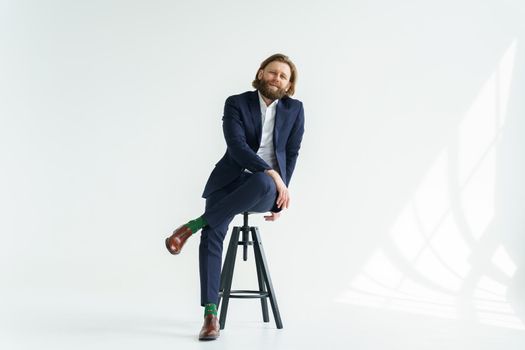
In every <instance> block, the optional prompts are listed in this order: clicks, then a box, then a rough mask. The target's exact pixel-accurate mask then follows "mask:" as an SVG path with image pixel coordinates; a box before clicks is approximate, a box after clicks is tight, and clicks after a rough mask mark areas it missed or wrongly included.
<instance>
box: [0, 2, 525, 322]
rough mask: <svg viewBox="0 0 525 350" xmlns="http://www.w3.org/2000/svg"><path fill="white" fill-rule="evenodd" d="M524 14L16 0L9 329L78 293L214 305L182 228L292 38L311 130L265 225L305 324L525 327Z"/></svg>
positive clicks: (4, 130)
mask: <svg viewBox="0 0 525 350" xmlns="http://www.w3.org/2000/svg"><path fill="white" fill-rule="evenodd" d="M523 18H525V5H524V3H523V2H522V1H519V0H514V1H512V0H508V1H500V0H498V1H496V0H492V1H490V0H485V1H474V0H466V1H452V0H443V1H410V0H399V1H385V0H382V1H379V0H373V1H331V2H321V1H311V2H304V1H286V2H281V1H267V2H250V1H239V0H237V1H191V2H189V1H188V2H182V1H148V2H146V1H89V2H80V1H29V0H28V1H2V2H0V118H1V119H0V121H1V124H0V164H1V171H0V216H1V221H0V235H1V236H0V238H1V244H0V275H1V276H2V278H1V280H0V293H2V295H3V297H2V298H1V299H2V300H1V301H0V303H1V305H2V307H3V308H4V310H7V311H8V312H6V313H4V312H2V314H3V315H4V317H3V319H4V325H7V324H10V325H11V326H12V325H13V322H15V321H14V320H16V319H17V316H16V315H20V314H21V313H22V310H25V312H29V313H30V314H32V312H33V311H34V310H44V311H45V310H57V309H60V308H62V309H65V310H67V309H71V308H74V307H77V306H78V305H82V306H83V307H86V308H87V309H89V308H93V309H99V310H102V311H103V310H105V309H108V310H109V309H111V310H113V309H115V308H121V309H122V310H130V309H131V308H139V309H140V310H150V309H154V308H158V309H161V310H162V309H165V308H168V309H169V308H173V309H174V310H177V311H176V312H177V313H178V314H179V315H182V316H181V317H182V318H184V317H187V318H191V319H196V320H199V319H200V317H201V314H202V308H201V307H200V305H199V302H200V300H199V278H198V243H199V237H193V238H191V239H190V241H189V242H188V243H187V245H186V247H185V249H184V251H183V253H182V254H181V255H180V256H175V257H174V256H171V255H169V254H168V253H167V252H166V250H165V247H164V238H165V237H166V236H167V235H168V234H169V233H170V232H171V231H172V230H173V229H174V228H175V227H177V226H178V225H180V224H182V223H185V222H186V221H188V220H189V219H192V218H195V217H197V216H199V215H201V214H202V211H203V207H204V200H203V199H202V198H200V194H201V193H202V189H203V186H204V184H205V181H206V179H207V177H208V175H209V173H210V171H211V169H212V168H213V165H214V164H215V162H217V161H218V160H219V158H220V157H221V156H222V154H223V153H224V151H225V143H224V140H223V136H222V129H221V117H222V109H223V103H224V100H225V98H226V97H227V96H229V95H232V94H236V93H240V92H244V91H246V90H251V81H252V79H253V77H254V75H255V72H256V70H257V68H258V65H259V64H260V62H261V61H262V60H263V59H264V58H266V57H267V56H269V55H271V54H273V53H276V52H282V53H285V54H287V55H289V56H290V58H291V59H292V60H293V61H294V62H295V63H296V65H297V67H298V70H299V79H298V84H297V89H296V96H295V97H296V98H298V99H300V100H302V101H303V102H304V106H305V117H306V125H305V129H306V131H305V135H304V139H303V146H302V149H301V151H300V155H299V159H298V163H297V167H296V171H295V173H294V177H293V179H292V182H291V186H290V193H291V206H290V208H289V209H288V210H286V211H285V212H284V214H283V215H282V217H281V219H280V220H279V221H277V222H274V223H266V222H264V221H263V220H262V215H261V216H259V217H257V218H255V219H254V220H253V222H254V223H256V224H257V225H259V227H260V229H261V232H262V235H263V242H264V244H265V248H266V252H267V257H268V259H269V263H270V269H271V272H272V277H273V279H274V284H275V287H276V292H277V297H278V300H279V302H280V307H281V312H282V313H283V318H284V320H285V321H286V320H290V319H294V318H305V317H312V318H314V317H316V315H317V314H318V313H322V312H323V310H328V309H333V310H341V309H344V308H347V307H349V306H350V305H353V306H358V307H367V308H368V307H371V308H375V309H377V310H378V311H379V312H387V311H388V312H390V311H392V310H394V311H396V312H397V311H399V312H408V313H416V314H422V315H426V316H428V317H438V318H445V319H464V320H469V321H471V322H474V323H482V324H489V325H493V326H496V327H504V328H512V329H518V330H523V329H525V308H524V307H523V306H520V305H521V303H520V297H519V296H518V295H520V294H521V296H522V295H523V292H524V289H525V282H524V281H525V272H524V267H525V265H524V264H525V259H524V258H525V255H524V254H523V249H521V247H523V243H524V240H523V238H522V237H523V232H524V229H525V219H524V216H523V214H522V213H523V208H524V205H525V203H524V202H525V186H524V184H523V178H525V177H524V176H525V154H524V153H525V152H524V151H523V150H524V149H525V142H524V141H523V140H524V136H525V124H524V119H523V115H524V111H525V105H524V103H523V99H522V98H521V97H522V96H523V94H524V93H525V66H524V65H523V62H524V59H525V49H524V42H523V40H524V39H525V26H524V25H523ZM235 222H240V218H238V219H237V220H236V221H235ZM228 238H229V237H228ZM238 264H241V262H239V263H238ZM242 264H243V265H242V267H240V268H239V269H238V270H237V271H236V279H235V281H234V284H235V283H238V286H239V287H240V286H241V285H243V284H246V283H248V284H250V283H252V282H253V278H252V275H253V270H252V269H251V265H250V262H247V263H242ZM252 284H253V283H252ZM521 299H522V297H521ZM236 302H238V303H244V304H245V305H246V308H247V309H249V310H252V309H250V308H253V310H252V311H253V313H257V312H258V306H257V304H256V303H255V302H253V301H250V302H244V301H237V300H235V301H233V302H232V305H233V304H234V303H236ZM232 309H233V310H234V311H232V312H235V306H232ZM32 310H33V311H32ZM144 312H145V311H144ZM37 314H38V312H37V311H34V315H37ZM35 317H40V316H35ZM239 317H243V316H241V315H239ZM246 317H250V316H246ZM253 317H254V318H255V316H253ZM257 317H258V315H257ZM20 322H22V321H20ZM35 322H36V321H35ZM15 323H16V322H15ZM4 329H6V328H4Z"/></svg>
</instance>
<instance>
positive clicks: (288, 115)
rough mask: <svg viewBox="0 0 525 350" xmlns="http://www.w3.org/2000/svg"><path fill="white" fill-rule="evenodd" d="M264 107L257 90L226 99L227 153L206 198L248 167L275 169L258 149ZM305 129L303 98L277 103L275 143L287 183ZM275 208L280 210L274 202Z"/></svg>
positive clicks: (217, 169) (260, 169)
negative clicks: (260, 103)
mask: <svg viewBox="0 0 525 350" xmlns="http://www.w3.org/2000/svg"><path fill="white" fill-rule="evenodd" d="M261 124H262V120H261V107H260V105H259V95H258V93H257V90H254V91H247V92H244V93H242V94H239V95H233V96H230V97H228V98H227V99H226V102H225V104H224V115H223V117H222V129H223V132H224V138H225V139H226V146H227V149H226V153H225V154H224V156H223V157H222V158H221V159H220V160H219V162H218V163H217V164H215V168H214V169H213V171H212V172H211V174H210V177H209V178H208V181H207V183H206V186H205V188H204V192H203V193H202V197H203V198H207V197H208V196H209V195H210V194H212V193H213V192H215V191H217V190H219V189H221V188H223V187H224V186H226V185H228V184H229V183H231V182H232V181H234V180H235V179H237V178H238V177H239V175H241V173H242V172H243V171H244V169H248V170H249V171H251V172H252V173H255V172H258V171H265V170H267V169H272V167H271V166H270V165H268V164H267V163H266V162H265V161H264V160H263V159H262V158H261V157H259V156H258V155H257V150H258V149H259V146H260V144H261V136H262V125H261ZM303 133H304V109H303V104H302V102H301V101H299V100H296V99H293V98H291V97H288V96H285V97H283V98H282V99H280V100H279V103H277V108H276V112H275V125H274V130H273V144H274V149H275V157H276V159H277V165H278V169H276V170H277V171H278V172H279V174H280V175H281V178H282V179H283V181H284V183H285V184H286V186H289V184H290V179H291V178H292V174H293V171H294V168H295V163H296V162H297V156H298V155H299V148H300V147H301V140H302V138H303ZM272 211H274V212H278V211H280V209H278V208H277V207H276V205H275V204H274V208H273V209H272Z"/></svg>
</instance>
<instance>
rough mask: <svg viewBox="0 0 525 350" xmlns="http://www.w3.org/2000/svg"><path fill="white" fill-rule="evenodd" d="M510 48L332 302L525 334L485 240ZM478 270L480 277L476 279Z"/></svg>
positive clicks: (494, 247)
mask: <svg viewBox="0 0 525 350" xmlns="http://www.w3.org/2000/svg"><path fill="white" fill-rule="evenodd" d="M516 46H517V41H516V40H514V41H513V42H512V43H511V45H510V46H509V47H508V49H507V50H506V51H505V53H504V55H503V56H502V58H501V60H500V62H499V64H498V65H497V67H496V69H495V70H494V72H493V73H492V74H491V75H490V77H489V79H488V80H487V81H486V83H485V84H484V85H483V87H482V88H481V89H480V91H479V93H478V95H477V96H476V97H475V99H474V101H473V103H472V104H471V107H470V108H469V110H468V111H467V112H466V113H465V116H464V118H463V119H462V121H461V123H460V124H459V126H458V129H457V134H456V136H457V137H456V139H455V140H453V141H452V142H451V143H450V144H449V145H447V147H445V148H444V149H443V150H442V151H441V152H440V154H439V155H438V157H437V158H436V160H435V161H434V163H433V164H432V166H431V167H430V168H429V170H428V171H427V173H426V174H425V176H424V177H423V179H422V181H421V183H420V184H419V186H418V188H417V189H416V191H415V193H414V195H413V197H412V198H411V199H410V200H409V201H408V202H407V203H406V204H405V206H404V208H403V209H402V210H401V212H400V214H399V216H398V217H397V219H396V220H395V222H394V224H393V225H392V227H391V229H390V231H389V232H388V236H387V239H386V241H385V242H383V243H382V244H381V246H380V247H378V249H377V250H376V252H375V253H374V254H373V255H372V256H371V257H370V258H369V260H368V261H367V262H366V264H365V265H364V268H363V270H362V271H361V272H360V273H358V274H357V275H356V277H355V278H354V279H353V280H352V281H351V283H350V286H349V288H348V289H347V290H346V291H345V292H344V293H342V295H340V296H339V297H338V298H337V299H336V301H337V302H341V303H350V304H355V305H364V306H371V307H377V308H384V309H388V310H398V311H403V312H411V313H418V314H425V315H430V316H435V317H444V318H452V319H455V318H461V317H462V316H466V317H467V318H469V319H471V318H472V317H477V320H478V321H479V322H480V323H484V324H490V325H495V326H501V327H509V328H516V329H525V325H524V324H523V322H522V321H521V320H520V319H519V318H518V317H516V316H515V314H514V312H513V310H512V308H511V307H510V305H509V303H508V302H507V301H506V291H507V286H506V285H504V284H503V283H502V281H501V278H500V279H498V278H497V277H494V276H492V274H493V273H494V272H493V271H497V273H498V274H499V273H501V274H504V276H507V277H509V278H511V277H512V275H513V274H514V272H515V270H516V266H515V264H514V262H513V261H512V260H511V258H510V257H509V255H508V254H507V252H506V250H505V249H504V247H502V246H501V245H499V246H498V244H497V241H495V240H493V239H487V237H485V235H486V234H487V232H489V231H490V230H489V229H490V225H491V223H492V222H493V219H494V214H495V173H496V155H497V152H496V151H497V146H498V142H499V140H500V137H501V132H502V128H503V127H504V124H505V123H504V121H505V114H506V112H507V105H508V101H509V94H510V85H511V84H510V83H511V80H512V72H513V67H514V59H515V54H516ZM480 269H481V271H480Z"/></svg>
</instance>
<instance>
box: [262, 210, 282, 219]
mask: <svg viewBox="0 0 525 350" xmlns="http://www.w3.org/2000/svg"><path fill="white" fill-rule="evenodd" d="M270 214H271V215H265V216H264V220H266V221H275V220H277V219H279V217H280V216H281V213H274V212H273V211H272V212H270Z"/></svg>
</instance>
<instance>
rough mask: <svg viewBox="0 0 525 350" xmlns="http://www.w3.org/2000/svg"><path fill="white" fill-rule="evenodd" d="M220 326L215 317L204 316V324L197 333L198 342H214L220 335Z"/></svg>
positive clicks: (211, 315)
mask: <svg viewBox="0 0 525 350" xmlns="http://www.w3.org/2000/svg"><path fill="white" fill-rule="evenodd" d="M219 329H220V325H219V319H218V318H217V316H215V315H213V314H210V315H206V316H204V324H203V325H202V328H201V332H200V333H199V340H215V339H217V338H219V335H220V330H219Z"/></svg>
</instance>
